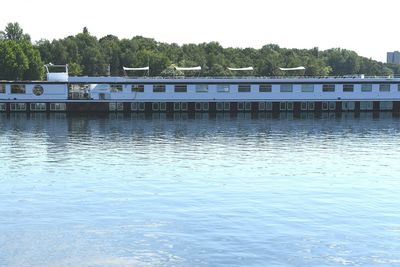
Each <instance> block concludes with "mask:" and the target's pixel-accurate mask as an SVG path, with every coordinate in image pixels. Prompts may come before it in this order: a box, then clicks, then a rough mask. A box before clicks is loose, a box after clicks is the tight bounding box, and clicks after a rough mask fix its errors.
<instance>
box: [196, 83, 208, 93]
mask: <svg viewBox="0 0 400 267" xmlns="http://www.w3.org/2000/svg"><path fill="white" fill-rule="evenodd" d="M207 92H208V85H207V84H196V93H207Z"/></svg>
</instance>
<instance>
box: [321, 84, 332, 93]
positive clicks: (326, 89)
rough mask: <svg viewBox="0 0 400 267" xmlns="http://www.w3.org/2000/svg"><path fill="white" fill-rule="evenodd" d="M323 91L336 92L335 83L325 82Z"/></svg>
mask: <svg viewBox="0 0 400 267" xmlns="http://www.w3.org/2000/svg"><path fill="white" fill-rule="evenodd" d="M322 92H335V85H334V84H323V85H322Z"/></svg>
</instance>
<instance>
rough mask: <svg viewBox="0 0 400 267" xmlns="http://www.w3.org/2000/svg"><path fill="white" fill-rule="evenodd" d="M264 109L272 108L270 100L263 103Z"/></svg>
mask: <svg viewBox="0 0 400 267" xmlns="http://www.w3.org/2000/svg"><path fill="white" fill-rule="evenodd" d="M265 110H269V111H271V110H272V102H266V103H265Z"/></svg>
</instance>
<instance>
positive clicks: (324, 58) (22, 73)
mask: <svg viewBox="0 0 400 267" xmlns="http://www.w3.org/2000/svg"><path fill="white" fill-rule="evenodd" d="M49 62H52V63H54V64H68V65H69V71H70V74H71V75H108V74H110V75H121V74H122V67H123V66H126V67H143V66H148V65H149V66H150V75H151V76H160V75H161V76H170V75H171V73H172V72H173V71H172V72H171V70H173V68H171V66H173V64H175V65H177V66H186V67H191V66H201V67H202V72H201V75H202V76H225V75H232V73H230V72H229V71H227V67H248V66H253V67H254V71H253V72H252V73H248V75H255V76H276V75H285V74H286V73H284V72H282V71H280V70H279V67H297V66H305V67H306V70H305V72H303V73H301V74H304V75H310V76H313V75H318V76H326V75H348V74H365V75H391V74H394V73H399V72H400V67H399V66H397V65H389V64H385V63H381V62H378V61H375V60H372V59H368V58H365V57H361V56H358V55H357V53H355V52H354V51H350V50H346V49H341V48H333V49H328V50H325V51H320V50H319V49H318V48H316V47H315V48H312V49H287V48H281V47H279V46H278V45H274V44H268V45H265V46H263V47H262V48H260V49H254V48H244V49H242V48H231V47H229V48H223V47H222V46H221V45H220V44H219V43H217V42H210V43H201V44H184V45H178V44H175V43H172V44H168V43H162V42H157V41H155V40H154V39H151V38H145V37H141V36H135V37H133V38H131V39H119V38H118V37H116V36H114V35H107V36H105V37H103V38H100V39H97V38H96V37H95V36H93V35H91V34H90V33H89V31H88V29H87V28H86V27H85V28H84V29H83V31H82V33H78V34H76V35H75V36H68V37H66V38H63V39H58V40H52V41H49V40H40V41H38V42H36V43H34V44H32V43H31V40H30V36H29V35H28V34H24V32H23V30H22V29H21V27H20V26H19V25H18V23H9V24H8V25H7V26H6V28H5V30H4V31H1V32H0V79H10V80H14V79H42V78H43V76H44V68H43V64H44V63H49ZM172 74H173V73H172ZM185 74H189V75H190V73H185ZM291 74H292V73H291ZM241 75H242V74H241Z"/></svg>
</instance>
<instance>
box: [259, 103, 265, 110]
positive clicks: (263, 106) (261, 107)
mask: <svg viewBox="0 0 400 267" xmlns="http://www.w3.org/2000/svg"><path fill="white" fill-rule="evenodd" d="M258 110H260V111H263V110H265V102H258Z"/></svg>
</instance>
